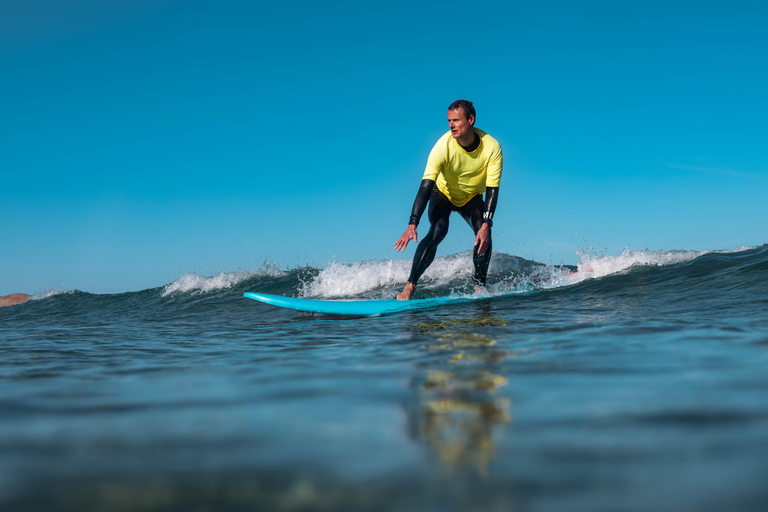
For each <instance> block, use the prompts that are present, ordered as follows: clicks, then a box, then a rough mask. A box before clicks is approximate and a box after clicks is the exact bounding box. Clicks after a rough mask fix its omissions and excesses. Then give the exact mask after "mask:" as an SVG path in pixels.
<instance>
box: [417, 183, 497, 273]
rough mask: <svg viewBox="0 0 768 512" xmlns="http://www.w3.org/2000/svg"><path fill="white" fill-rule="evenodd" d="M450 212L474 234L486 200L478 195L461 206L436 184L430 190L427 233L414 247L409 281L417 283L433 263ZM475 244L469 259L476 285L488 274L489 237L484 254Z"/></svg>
mask: <svg viewBox="0 0 768 512" xmlns="http://www.w3.org/2000/svg"><path fill="white" fill-rule="evenodd" d="M451 212H459V214H460V215H461V216H462V217H463V218H464V220H465V221H467V224H469V225H470V227H471V228H472V231H474V233H475V235H477V232H478V231H479V230H480V228H481V227H482V226H483V212H485V202H484V201H483V195H482V194H478V195H476V196H475V197H473V198H472V199H470V200H469V202H468V203H467V204H465V205H464V206H456V205H454V204H453V203H451V202H450V201H449V200H448V198H447V197H446V196H445V194H443V193H442V192H440V190H438V189H437V187H435V188H434V189H433V190H432V196H431V197H430V198H429V209H428V210H427V216H428V218H429V224H430V226H429V233H427V236H425V237H424V238H422V239H421V242H420V243H419V246H418V247H417V248H416V254H415V255H414V256H413V265H412V266H411V275H410V277H409V278H408V281H409V282H411V283H413V284H416V283H417V282H418V280H419V278H420V277H421V274H423V273H424V271H425V270H427V268H428V267H429V266H430V265H431V264H432V261H433V260H434V259H435V254H436V253H437V246H438V245H439V244H440V242H442V241H443V239H444V238H445V235H447V234H448V218H449V217H450V215H451ZM477 247H478V246H477V245H476V246H475V249H474V251H473V255H472V262H473V263H474V264H475V274H474V275H473V276H472V281H473V282H474V283H475V284H476V285H480V286H485V278H486V276H487V275H488V264H489V263H490V262H491V236H490V233H489V235H488V247H487V249H486V251H485V254H484V255H482V256H480V255H478V254H477Z"/></svg>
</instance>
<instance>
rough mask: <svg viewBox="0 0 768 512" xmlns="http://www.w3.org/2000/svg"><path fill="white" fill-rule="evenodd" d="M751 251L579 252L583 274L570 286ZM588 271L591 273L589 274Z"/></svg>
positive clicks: (578, 266) (738, 248) (739, 248)
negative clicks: (631, 271)
mask: <svg viewBox="0 0 768 512" xmlns="http://www.w3.org/2000/svg"><path fill="white" fill-rule="evenodd" d="M750 249H754V247H745V246H742V247H737V248H736V249H730V250H719V251H714V250H704V251H689V250H673V251H662V250H659V251H650V250H647V249H646V250H643V251H630V250H629V249H628V248H625V249H624V251H622V253H621V254H620V255H619V256H602V255H592V254H588V253H587V252H582V251H577V252H576V254H577V255H579V256H580V258H581V261H580V262H579V264H578V265H577V268H578V270H579V271H580V272H581V273H579V274H577V275H574V276H573V278H574V280H573V281H571V282H570V284H573V283H575V282H579V281H583V280H585V279H592V278H598V277H604V276H607V275H610V274H618V273H620V272H623V271H625V270H628V269H630V268H632V267H636V266H655V267H663V266H667V265H676V264H678V263H687V262H689V261H691V260H694V259H696V258H698V257H700V256H703V255H705V254H711V253H717V254H730V253H736V252H743V251H747V250H750ZM586 271H589V273H587V272H586Z"/></svg>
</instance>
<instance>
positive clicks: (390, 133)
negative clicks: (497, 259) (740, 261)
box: [0, 0, 768, 295]
mask: <svg viewBox="0 0 768 512" xmlns="http://www.w3.org/2000/svg"><path fill="white" fill-rule="evenodd" d="M278 4H280V3H278V2H269V3H265V2H253V1H217V2H212V1H211V2H201V1H164V0H153V1H135V0H132V1H120V0H111V1H109V2H102V1H97V0H80V1H74V0H72V1H69V2H60V1H38V0H23V1H19V0H14V1H5V2H2V4H0V70H1V71H0V73H2V80H0V216H1V218H2V220H1V221H0V239H1V240H2V250H1V251H0V295H4V294H8V293H16V292H24V293H36V292H40V291H43V290H45V289H46V288H52V289H57V290H62V289H80V290H84V291H90V292H96V293H112V292H122V291H130V290H140V289H145V288H149V287H154V286H161V285H163V284H165V283H168V282H170V281H173V280H174V279H176V278H177V277H179V276H180V275H182V274H184V273H186V272H198V273H202V274H213V273H216V272H220V271H230V270H237V269H239V268H246V269H257V268H259V267H261V265H262V264H263V262H264V261H265V260H267V259H268V260H272V261H274V262H276V263H277V264H278V265H280V266H281V267H283V268H290V267H293V266H296V265H306V264H309V265H313V266H324V265H326V264H327V263H328V262H330V261H333V260H336V261H348V262H353V261H358V260H364V259H374V258H375V259H384V258H389V259H394V258H408V259H410V258H411V257H412V255H413V250H414V246H413V244H411V245H410V246H409V248H408V250H407V251H406V253H405V254H404V255H402V254H400V253H395V252H394V248H393V243H394V242H395V240H396V239H397V238H398V237H399V236H400V234H402V232H403V231H404V229H405V228H406V224H407V220H408V216H409V213H410V207H411V204H412V202H413V198H414V196H415V193H416V190H417V188H418V185H419V182H420V180H421V175H422V172H423V170H424V165H425V163H426V158H427V155H428V154H429V150H430V149H431V147H432V145H433V144H434V142H435V141H436V140H437V138H438V137H439V136H440V135H442V134H443V133H444V132H445V131H446V130H447V123H446V121H445V114H446V107H447V106H448V105H449V104H450V103H451V102H452V101H453V100H455V99H458V98H466V99H470V100H472V101H473V102H474V103H475V106H476V108H477V111H478V119H477V126H478V127H479V128H481V129H484V130H485V131H487V132H489V133H490V134H492V135H493V136H494V137H495V138H496V139H497V140H499V142H500V143H501V145H502V148H503V151H504V157H505V167H504V175H503V178H502V183H501V190H500V201H499V207H498V210H497V214H496V220H495V226H494V249H495V250H497V251H501V252H505V253H508V254H514V255H518V256H522V257H525V258H529V259H535V260H537V261H541V262H545V263H547V262H553V263H560V262H563V263H571V264H574V263H576V262H577V261H578V256H576V250H577V249H579V248H582V249H583V248H586V247H587V246H589V245H591V246H592V247H594V248H595V249H597V250H600V251H604V252H606V253H608V254H618V253H620V252H621V251H622V250H623V249H624V248H625V247H628V248H630V249H635V250H640V249H646V248H647V249H652V250H671V249H692V250H693V249H695V250H704V249H732V248H735V247H738V246H742V245H758V244H760V243H762V242H768V235H767V234H766V233H765V226H766V221H768V206H766V199H765V198H766V195H767V194H766V193H767V192H768V144H766V142H767V141H768V129H767V128H766V126H767V123H766V119H768V94H766V91H768V31H766V30H765V25H766V20H768V7H766V6H765V5H768V4H764V3H760V2H738V1H736V2H734V1H729V2H705V1H698V2H668V1H667V2H653V1H651V2H568V1H563V2H514V1H509V2H493V1H491V2H483V3H482V5H481V4H477V5H478V6H475V7H472V6H470V5H469V4H468V3H466V2H450V1H440V2H431V1H427V2H416V3H412V2H399V1H392V2H359V1H354V2H353V1H349V2H338V1H330V2H326V3H320V2H303V1H299V2H291V3H284V5H278ZM422 229H423V230H426V229H427V225H426V224H423V225H422ZM472 241H473V238H472V235H471V232H470V231H469V229H468V228H467V227H466V226H465V225H464V224H463V223H461V222H459V221H458V218H457V219H456V221H455V222H453V226H452V229H451V232H450V233H449V235H448V237H447V239H446V241H445V242H444V243H443V245H441V249H440V254H451V253H455V252H460V251H463V250H466V249H468V248H470V247H471V245H472Z"/></svg>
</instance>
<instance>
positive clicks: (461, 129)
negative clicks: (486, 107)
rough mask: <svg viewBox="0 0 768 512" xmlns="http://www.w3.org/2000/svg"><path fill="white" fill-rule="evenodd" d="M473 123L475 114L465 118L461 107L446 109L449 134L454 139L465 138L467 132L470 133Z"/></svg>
mask: <svg viewBox="0 0 768 512" xmlns="http://www.w3.org/2000/svg"><path fill="white" fill-rule="evenodd" d="M473 124H475V116H470V118H469V119H467V117H466V116H465V115H464V109H463V108H457V109H456V110H449V111H448V126H450V127H451V135H453V138H454V139H466V138H467V134H468V133H472V125H473ZM473 138H474V137H473Z"/></svg>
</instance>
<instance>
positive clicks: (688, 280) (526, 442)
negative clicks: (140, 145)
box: [0, 246, 768, 512]
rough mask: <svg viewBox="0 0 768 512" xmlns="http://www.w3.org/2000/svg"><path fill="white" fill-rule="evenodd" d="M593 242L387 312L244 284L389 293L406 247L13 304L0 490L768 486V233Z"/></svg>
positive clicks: (651, 493) (705, 497)
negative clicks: (443, 302) (621, 244)
mask: <svg viewBox="0 0 768 512" xmlns="http://www.w3.org/2000/svg"><path fill="white" fill-rule="evenodd" d="M580 257H581V261H580V263H579V265H578V266H553V265H544V264H541V263H537V262H534V261H529V260H525V259H522V258H518V257H515V256H513V255H507V254H502V253H495V254H494V258H493V261H492V263H491V269H490V272H489V274H490V275H491V276H492V279H490V280H489V283H490V285H489V290H490V292H491V293H492V294H498V295H500V294H505V295H504V296H503V297H496V298H491V299H490V300H483V301H474V302H468V303H461V304H452V305H449V306H442V307H439V308H433V309H426V310H420V311H411V312H405V313H401V314H395V315H390V316H383V317H373V318H338V317H328V316H313V315H310V314H304V313H297V312H294V311H289V310H283V309H278V308H275V307H272V306H268V305H265V304H261V303H257V302H255V301H252V300H248V299H245V298H243V297H242V294H243V293H244V292H248V291H257V292H264V293H271V294H281V295H290V296H298V297H314V298H346V299H349V298H392V297H393V296H394V295H395V294H396V293H397V292H398V291H399V290H400V289H401V288H402V285H403V283H404V281H405V280H406V278H407V274H408V269H409V266H410V262H408V261H406V260H394V261H388V260H374V261H361V262H355V263H351V264H347V263H332V264H329V265H328V266H327V267H325V268H322V269H317V268H307V267H302V268H294V269H280V268H278V267H277V266H275V265H265V266H264V268H261V269H257V270H240V271H237V272H223V273H220V274H217V275H212V276H201V275H196V274H189V275H185V276H182V277H181V278H179V279H178V280H176V281H174V282H171V283H168V284H167V285H165V286H162V287H159V288H155V289H149V290H144V291H139V292H128V293H118V294H110V295H97V294H91V293H86V292H81V291H52V290H49V291H47V292H45V293H40V294H37V295H35V296H33V298H32V299H31V300H29V301H27V302H26V303H24V304H20V305H17V306H10V307H4V308H0V350H1V351H2V357H1V359H0V361H1V362H0V378H2V381H1V382H0V509H2V510H8V511H70V510H71V511H81V510H88V511H91V510H93V511H129V510H130V511H144V510H146V511H150V510H159V511H166V510H167V511H171V510H173V511H177V510H189V511H214V510H238V511H240V510H242V511H246V510H247V511H254V510H256V511H258V510H265V511H305V510H306V511H309V510H343V511H366V510H392V511H406V512H407V511H453V510H455V511H589V512H598V511H605V512H609V511H610V512H615V511H655V512H663V511H696V512H701V511H717V512H724V511H728V512H731V511H734V512H739V511H744V512H749V511H764V510H768V486H767V485H766V484H765V480H764V478H765V475H768V247H766V246H761V247H741V248H737V249H732V250H724V251H688V250H680V251H667V252H664V251H647V250H646V251H629V250H625V251H624V252H623V253H622V254H620V255H614V256H611V255H605V254H603V255H600V254H592V253H584V254H581V256H580ZM470 273H471V254H469V253H461V254H454V255H449V256H443V257H440V258H438V259H437V260H436V261H435V263H434V264H433V266H432V267H431V268H430V269H429V271H428V273H427V274H425V276H424V277H423V279H422V283H421V284H420V287H419V289H418V290H417V294H418V295H417V296H418V297H433V296H441V295H447V294H458V295H460V294H466V293H469V292H470V291H471V285H470ZM12 291H13V290H12ZM511 292H512V293H511Z"/></svg>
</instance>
